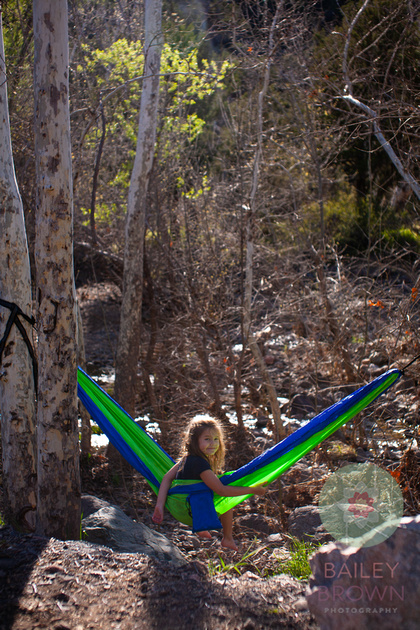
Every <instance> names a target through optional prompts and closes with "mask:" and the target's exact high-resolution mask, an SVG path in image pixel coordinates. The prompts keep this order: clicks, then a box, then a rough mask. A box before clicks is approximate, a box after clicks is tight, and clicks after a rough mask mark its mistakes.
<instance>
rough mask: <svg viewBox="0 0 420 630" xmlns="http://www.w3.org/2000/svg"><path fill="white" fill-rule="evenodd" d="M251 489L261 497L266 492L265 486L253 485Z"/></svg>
mask: <svg viewBox="0 0 420 630" xmlns="http://www.w3.org/2000/svg"><path fill="white" fill-rule="evenodd" d="M252 490H253V492H254V494H257V495H258V496H259V497H262V496H263V495H264V494H265V493H266V490H267V488H265V486H254V487H253V488H252Z"/></svg>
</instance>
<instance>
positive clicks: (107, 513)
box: [82, 497, 187, 566]
mask: <svg viewBox="0 0 420 630" xmlns="http://www.w3.org/2000/svg"><path fill="white" fill-rule="evenodd" d="M88 506H89V507H90V509H89V508H88ZM92 506H97V507H99V509H98V510H96V511H94V512H92V511H91V509H92ZM83 507H85V511H86V513H88V514H89V515H88V516H86V517H85V518H83V520H82V532H83V540H84V541H86V542H90V543H96V544H98V545H105V546H107V547H110V548H111V549H113V550H114V551H118V552H119V553H142V554H144V555H147V556H150V557H152V558H155V559H156V560H159V561H160V562H169V563H171V564H172V565H175V566H182V565H185V564H187V560H186V558H185V557H184V556H183V555H182V553H181V551H180V550H179V549H178V548H177V547H176V546H175V545H174V544H172V543H171V542H170V541H169V540H168V539H167V538H166V536H163V535H162V534H159V533H158V532H155V531H153V530H152V529H150V528H149V527H147V526H146V525H143V523H137V522H135V521H133V520H132V519H131V518H129V517H128V516H127V515H126V514H124V512H123V511H122V510H121V509H120V508H118V507H116V506H114V505H110V504H109V503H107V502H106V501H103V500H99V499H95V497H83V499H82V509H83Z"/></svg>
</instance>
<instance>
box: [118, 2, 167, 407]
mask: <svg viewBox="0 0 420 630" xmlns="http://www.w3.org/2000/svg"><path fill="white" fill-rule="evenodd" d="M144 4H145V16H144V30H145V42H144V58H145V61H144V78H143V81H142V92H141V101H140V115H139V129H138V134H137V148H136V156H135V160H134V166H133V171H132V174H131V180H130V188H129V193H128V202H127V217H126V229H125V250H124V278H123V298H122V307H121V320H120V334H119V340H118V348H117V359H116V375H115V397H116V399H117V400H118V402H119V403H120V404H121V405H123V406H124V408H125V409H126V410H127V411H128V412H129V413H131V414H133V413H134V406H135V385H136V380H137V369H138V365H137V364H138V360H139V353H140V327H141V310H142V294H143V258H144V230H145V220H146V208H147V189H148V184H149V178H150V171H151V169H152V164H153V155H154V150H155V142H156V127H157V108H158V102H159V83H160V77H159V72H160V59H161V53H162V47H163V37H162V0H145V3H144Z"/></svg>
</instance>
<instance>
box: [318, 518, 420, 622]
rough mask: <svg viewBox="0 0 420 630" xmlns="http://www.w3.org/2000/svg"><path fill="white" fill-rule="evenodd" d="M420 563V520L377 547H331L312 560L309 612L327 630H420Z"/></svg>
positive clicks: (410, 522)
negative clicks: (419, 629) (398, 629)
mask: <svg viewBox="0 0 420 630" xmlns="http://www.w3.org/2000/svg"><path fill="white" fill-rule="evenodd" d="M365 542H368V541H367V540H366V541H365ZM419 558H420V515H419V516H417V517H407V518H403V519H401V522H400V523H399V525H398V527H397V529H396V530H395V532H394V533H393V534H392V535H391V536H390V537H389V538H388V539H387V540H385V541H384V542H382V543H380V544H378V545H373V546H364V545H363V541H362V544H361V546H360V547H358V548H355V547H348V546H345V545H344V544H342V543H329V544H328V545H325V546H324V547H322V548H321V549H320V551H318V552H317V553H316V554H315V555H314V556H312V558H311V561H310V564H311V569H312V573H313V577H312V578H311V579H310V582H309V589H308V592H307V601H308V605H309V610H310V611H311V613H312V614H313V615H314V616H315V618H316V619H317V621H318V623H319V624H320V627H321V629H322V630H336V628H340V630H354V629H355V628H357V630H368V628H369V630H395V629H396V628H401V629H402V630H418V628H419V627H420V625H419V624H420V622H419V602H420V562H419Z"/></svg>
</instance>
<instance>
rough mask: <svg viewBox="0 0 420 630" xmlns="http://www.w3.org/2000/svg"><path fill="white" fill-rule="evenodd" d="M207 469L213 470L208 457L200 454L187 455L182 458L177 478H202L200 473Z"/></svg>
mask: <svg viewBox="0 0 420 630" xmlns="http://www.w3.org/2000/svg"><path fill="white" fill-rule="evenodd" d="M205 470H211V466H210V464H209V462H208V461H207V459H204V457H199V456H198V455H187V457H185V459H183V460H181V463H180V468H179V469H178V472H177V473H176V479H201V477H200V475H201V473H203V472H204V471H205Z"/></svg>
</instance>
